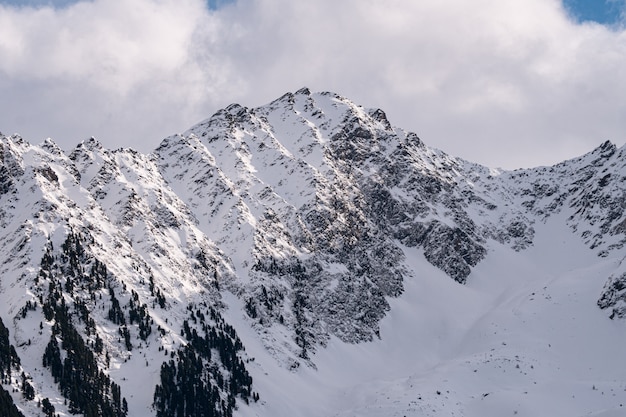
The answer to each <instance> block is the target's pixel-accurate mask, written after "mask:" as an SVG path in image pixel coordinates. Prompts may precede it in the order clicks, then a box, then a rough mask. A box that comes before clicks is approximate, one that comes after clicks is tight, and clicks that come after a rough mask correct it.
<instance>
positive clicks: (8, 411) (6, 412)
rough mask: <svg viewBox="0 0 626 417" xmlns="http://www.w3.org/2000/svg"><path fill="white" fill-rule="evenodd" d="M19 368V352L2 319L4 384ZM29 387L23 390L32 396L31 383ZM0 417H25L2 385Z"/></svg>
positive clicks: (0, 342)
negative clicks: (11, 340) (12, 342)
mask: <svg viewBox="0 0 626 417" xmlns="http://www.w3.org/2000/svg"><path fill="white" fill-rule="evenodd" d="M19 366H20V358H19V357H18V356H17V352H16V351H15V348H14V347H13V345H12V344H11V342H10V340H9V329H7V328H6V326H5V325H4V323H3V322H2V319H0V378H1V379H2V382H3V383H10V381H11V371H12V370H13V369H15V370H17V369H19ZM22 375H24V374H22ZM25 378H26V376H25V375H24V379H23V381H25ZM26 382H27V381H26ZM27 383H28V382H27ZM28 387H30V388H23V390H24V389H25V390H26V392H27V393H28V394H27V395H30V389H32V386H31V385H30V383H28ZM33 394H34V393H33ZM27 399H30V398H27ZM0 416H6V417H24V415H23V414H22V413H21V412H20V411H19V410H18V409H17V407H16V406H15V403H14V402H13V398H12V397H11V394H9V392H8V391H7V390H5V389H4V388H3V387H2V385H0Z"/></svg>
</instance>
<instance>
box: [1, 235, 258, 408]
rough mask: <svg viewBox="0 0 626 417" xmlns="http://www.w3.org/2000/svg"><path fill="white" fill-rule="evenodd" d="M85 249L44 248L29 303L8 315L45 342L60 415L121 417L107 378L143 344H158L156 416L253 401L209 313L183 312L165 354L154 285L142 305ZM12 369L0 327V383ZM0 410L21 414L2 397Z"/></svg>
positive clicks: (205, 309) (13, 356)
mask: <svg viewBox="0 0 626 417" xmlns="http://www.w3.org/2000/svg"><path fill="white" fill-rule="evenodd" d="M91 244H93V241H92V240H91V239H90V237H89V235H88V234H83V233H80V232H77V231H74V230H70V231H69V233H68V234H67V237H66V239H65V241H64V242H63V244H62V245H61V247H60V248H54V246H53V244H52V242H51V241H48V243H47V245H46V250H45V253H44V255H43V257H42V260H41V265H40V270H39V273H38V274H37V276H36V278H35V282H34V283H35V286H33V287H32V288H33V291H34V293H35V294H34V295H35V297H34V299H33V300H32V301H28V302H27V303H26V305H25V306H24V307H23V308H22V309H21V310H20V312H19V314H18V316H17V319H18V320H32V319H37V320H40V323H39V330H40V331H39V333H40V334H42V333H44V334H45V333H48V334H49V340H48V342H47V344H46V346H45V349H44V352H43V355H42V358H41V361H42V362H41V363H42V365H43V366H44V368H45V369H46V370H47V371H48V372H49V374H50V376H51V377H52V381H53V382H54V384H55V385H56V387H57V389H58V392H59V393H60V395H62V396H63V397H64V398H65V399H64V401H63V405H64V406H66V407H67V408H66V409H67V412H69V413H70V414H82V415H84V416H85V417H96V416H99V417H123V416H127V415H129V407H128V402H127V399H126V397H125V396H124V393H123V392H122V390H121V388H120V385H119V384H118V383H116V382H115V381H114V380H113V379H112V378H111V376H110V370H111V367H112V366H113V365H114V363H115V362H118V363H119V362H120V361H123V362H127V361H129V360H130V358H131V352H133V351H137V350H139V351H140V352H145V351H147V350H148V349H150V347H151V345H156V346H158V348H157V350H158V352H162V353H161V355H162V358H163V359H162V361H163V362H162V365H161V367H160V373H159V378H158V381H155V385H156V386H153V387H152V390H153V392H154V401H153V410H154V412H155V413H156V415H157V416H181V417H182V416H219V417H221V416H225V417H226V416H232V413H233V410H234V409H236V407H237V402H236V399H237V398H240V399H241V400H243V401H245V402H249V401H251V400H258V399H259V395H258V394H257V393H255V392H253V391H252V377H251V376H250V374H249V373H248V371H247V370H246V366H245V362H244V359H242V357H241V356H242V355H241V353H242V352H243V350H244V347H243V344H242V343H241V341H240V339H239V338H238V336H237V334H236V332H235V329H234V328H233V327H232V326H230V325H228V324H227V323H226V322H225V321H224V319H223V318H222V316H221V314H220V312H219V311H218V309H216V308H215V307H214V306H212V305H210V304H209V303H207V302H203V303H202V304H201V305H197V306H195V305H189V306H188V309H187V311H188V314H189V316H188V318H187V319H185V320H184V321H183V322H182V326H181V328H180V331H179V336H180V337H178V339H179V340H180V343H179V347H178V348H172V346H173V345H172V344H170V343H168V341H170V340H171V338H170V335H169V333H170V332H171V331H172V330H173V329H172V328H171V327H168V326H165V327H162V326H160V325H155V323H154V319H153V315H154V312H155V310H159V311H163V312H166V311H167V308H168V307H167V301H166V298H165V296H164V295H163V293H162V291H161V290H160V289H158V287H157V285H156V284H155V283H154V281H153V279H152V278H151V277H150V279H149V280H147V281H146V287H147V288H146V290H147V291H145V293H146V294H149V297H148V299H147V300H145V301H144V300H142V299H141V298H140V296H139V294H138V292H136V291H135V290H129V289H128V288H127V287H126V285H125V284H124V283H123V282H121V281H120V280H118V279H117V278H116V277H115V276H113V275H112V274H111V273H110V272H109V271H108V269H107V267H106V265H105V264H104V263H102V262H100V261H99V260H98V259H96V258H95V257H93V255H92V254H91V253H90V250H89V246H90V245H91ZM148 304H150V306H149V305H148ZM103 319H104V321H103ZM165 321H166V322H168V321H169V320H167V319H165ZM115 335H116V336H115ZM112 336H113V337H112ZM177 336H178V335H177ZM28 343H29V344H30V339H29V341H28ZM166 346H167V347H166ZM143 356H145V353H144V354H143ZM158 357H159V356H156V358H157V359H158ZM151 360H152V358H151ZM146 364H147V362H146ZM20 370H21V368H20V359H19V357H18V355H17V353H16V350H15V349H14V347H13V346H12V345H10V343H9V338H8V330H7V329H6V328H5V327H4V325H2V326H0V374H1V376H2V379H3V382H4V383H5V384H10V383H11V375H12V374H15V373H16V372H18V371H20ZM21 375H22V377H21V381H20V383H19V385H20V386H21V387H22V392H23V397H24V398H25V399H26V400H29V401H35V400H36V401H39V404H38V407H40V408H41V411H42V412H43V413H44V415H50V416H53V415H56V414H55V412H56V411H55V407H54V405H53V404H52V403H51V402H50V400H49V399H48V398H41V395H40V394H39V393H37V392H36V390H35V388H33V386H32V385H31V384H30V383H29V379H30V378H29V377H27V376H26V375H25V374H24V373H23V372H22V374H21ZM143 389H150V387H149V386H148V387H145V388H143ZM36 397H37V399H36ZM57 403H58V401H57ZM0 405H1V406H2V410H6V411H5V412H4V413H2V414H1V415H3V416H4V415H7V416H13V415H15V416H19V415H21V413H20V412H19V411H18V410H17V408H16V407H15V405H14V403H13V400H12V397H11V395H10V394H9V393H7V392H6V390H4V389H3V391H1V392H0ZM57 407H58V406H57ZM16 413H17V414H16Z"/></svg>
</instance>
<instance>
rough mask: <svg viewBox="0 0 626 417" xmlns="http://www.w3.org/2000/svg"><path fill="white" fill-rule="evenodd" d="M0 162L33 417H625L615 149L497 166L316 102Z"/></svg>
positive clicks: (301, 94) (5, 146)
mask: <svg viewBox="0 0 626 417" xmlns="http://www.w3.org/2000/svg"><path fill="white" fill-rule="evenodd" d="M0 143H1V145H2V146H1V148H0V223H1V224H2V226H3V227H2V231H1V232H0V254H1V256H2V262H1V267H0V271H1V276H2V280H1V281H0V297H2V300H4V301H5V303H3V304H2V305H3V307H2V308H0V318H1V319H2V322H3V323H4V324H5V325H6V328H7V330H8V333H9V335H8V346H9V347H7V349H4V350H3V352H4V351H5V350H6V352H8V353H6V354H4V355H5V356H3V357H0V363H12V364H13V365H11V367H10V368H8V370H7V371H6V372H8V373H7V374H6V376H5V377H4V380H3V382H4V385H3V386H4V390H5V391H6V393H7V395H10V396H11V397H12V400H13V402H14V403H15V404H16V405H17V407H18V408H19V409H20V410H22V412H23V413H24V414H25V415H46V414H51V413H52V411H51V410H52V408H54V410H55V412H58V413H72V414H76V413H78V414H84V415H111V416H124V415H158V416H161V415H162V416H166V415H233V414H236V415H259V416H263V415H272V416H278V415H285V416H286V415H294V414H296V415H311V416H313V415H316V416H317V415H339V416H349V415H371V416H376V415H381V416H382V415H385V416H388V415H409V414H416V415H452V414H454V415H469V416H478V415H480V416H484V415H506V414H516V415H534V416H536V415H546V416H547V415H553V414H554V412H556V411H555V410H559V412H561V410H569V411H570V412H569V413H568V415H598V416H600V415H606V416H608V415H611V414H610V413H613V412H614V411H611V410H619V409H620V404H623V403H624V401H626V398H625V394H624V389H626V386H623V383H622V382H621V381H623V380H625V379H624V377H626V375H624V372H622V371H621V370H620V368H619V367H616V366H614V365H612V361H611V360H609V358H614V357H615V358H617V357H618V355H619V346H623V343H624V342H625V340H624V336H622V334H623V331H622V330H623V326H624V323H623V322H622V321H620V320H615V319H616V318H622V317H624V316H626V313H625V311H626V307H624V306H625V305H626V304H625V302H626V301H625V300H626V295H625V294H626V284H625V281H624V275H625V274H626V270H624V266H623V264H622V260H623V255H622V249H623V246H624V243H625V242H626V236H625V232H626V228H625V227H624V224H626V218H625V217H624V215H623V210H624V207H625V206H626V188H625V187H624V181H625V178H626V153H625V152H626V151H625V150H624V149H623V148H622V149H617V148H616V147H615V146H614V145H613V144H611V143H609V142H606V143H604V144H602V145H601V146H600V147H598V148H597V149H595V150H593V151H592V152H590V153H589V154H587V155H583V156H581V157H579V158H575V159H572V160H569V161H565V162H563V163H560V164H558V165H555V166H553V167H539V168H535V169H526V170H516V171H501V170H495V169H489V168H486V167H482V166H480V165H477V164H473V163H471V162H468V161H464V160H462V159H459V158H455V157H452V156H450V155H448V154H446V153H444V152H442V151H440V150H436V149H432V148H429V147H428V146H426V145H425V144H424V143H423V142H422V141H421V140H420V139H419V138H418V137H417V136H416V135H415V134H413V133H410V132H406V131H404V130H402V129H400V128H395V127H393V126H392V125H391V123H390V122H389V121H388V120H387V117H386V115H385V113H384V112H383V111H382V110H379V109H364V108H362V107H360V106H358V105H356V104H354V103H352V102H351V101H350V100H348V99H346V98H344V97H341V96H338V95H336V94H333V93H316V94H312V93H311V92H310V91H309V90H307V89H301V90H299V91H297V92H296V93H287V94H285V95H284V96H282V97H280V98H279V99H277V100H275V101H274V102H272V103H270V104H268V105H266V106H262V107H259V108H255V109H249V108H245V107H242V106H239V105H231V106H229V107H227V108H226V109H223V110H220V111H219V112H217V113H216V114H215V115H213V116H212V117H211V118H209V119H207V120H206V121H203V122H201V123H199V124H198V125H196V126H194V127H192V128H191V129H190V130H188V131H187V132H185V133H183V134H181V135H175V136H172V137H169V138H167V139H165V140H164V141H163V142H162V143H161V145H160V146H159V147H158V148H157V149H156V150H155V152H154V153H153V154H151V155H142V154H139V153H137V152H135V151H133V150H131V149H119V150H116V151H111V150H108V149H105V148H104V147H103V146H102V145H101V144H100V143H98V142H97V141H96V140H95V139H90V140H88V141H85V142H83V143H81V144H79V145H78V146H77V147H76V148H75V149H73V150H72V151H71V152H68V153H65V152H63V151H62V150H61V149H59V148H58V147H57V146H56V145H55V144H54V142H52V141H51V140H47V141H46V142H44V143H43V144H41V145H39V146H34V145H31V144H29V143H27V142H26V141H24V140H23V139H21V138H20V137H18V136H11V137H7V136H1V137H0ZM611 319H614V320H611ZM1 343H2V341H0V344H1ZM11 346H12V349H13V351H14V352H15V355H16V357H17V358H19V362H16V360H15V359H14V356H12V353H11V352H12V351H11ZM0 353H1V352H0ZM2 360H4V361H5V362H2ZM42 365H43V368H42ZM3 369H4V368H3ZM9 375H10V376H9ZM29 387H30V388H29ZM78 387H83V388H81V390H79V389H78ZM84 387H90V388H89V390H88V391H85V390H84ZM79 391H80V392H83V393H84V392H87V394H83V395H79V394H78V392H79ZM600 393H601V394H600ZM0 394H1V393H0ZM3 398H4V397H3ZM39 403H41V404H42V406H39ZM7 407H8V408H7V410H9V409H10V410H13V408H10V407H12V406H11V405H7ZM10 412H14V411H10ZM615 412H617V411H615ZM593 413H595V414H593ZM602 413H604V414H602Z"/></svg>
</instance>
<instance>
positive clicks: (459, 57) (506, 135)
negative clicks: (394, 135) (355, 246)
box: [0, 0, 626, 168]
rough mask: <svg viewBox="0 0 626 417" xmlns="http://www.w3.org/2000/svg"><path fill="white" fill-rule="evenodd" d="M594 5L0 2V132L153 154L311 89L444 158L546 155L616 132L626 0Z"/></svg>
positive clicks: (570, 151)
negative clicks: (228, 111) (356, 107)
mask: <svg viewBox="0 0 626 417" xmlns="http://www.w3.org/2000/svg"><path fill="white" fill-rule="evenodd" d="M16 4H17V5H16ZM589 4H593V5H596V6H595V7H593V8H589V7H588V5H589ZM601 4H603V1H602V0H591V1H585V0H568V4H567V7H566V6H564V5H563V4H562V3H561V0H473V1H471V2H470V1H467V0H419V1H415V0H384V1H382V0H341V1H338V0H315V1H309V0H237V1H234V0H230V1H229V0H211V1H210V2H207V1H203V0H124V1H120V0H93V1H78V2H76V1H69V0H59V1H46V0H28V1H4V2H2V1H0V95H1V100H0V131H1V132H2V133H4V134H12V133H20V134H21V135H22V136H23V137H24V138H25V139H27V140H28V141H30V142H32V143H40V142H41V141H42V140H43V139H45V138H46V137H52V139H54V140H55V141H56V142H57V143H58V144H59V145H60V146H61V147H63V148H64V149H71V148H73V147H74V146H75V145H76V144H77V143H79V142H80V141H81V140H83V139H86V138H89V137H90V136H95V137H96V138H98V139H99V140H100V141H101V142H103V143H104V144H105V145H106V146H107V147H110V148H117V147H122V146H124V147H126V146H130V147H134V148H136V149H138V150H140V151H142V152H149V151H152V150H153V149H154V148H156V147H157V146H158V144H159V142H160V141H161V139H163V138H164V137H166V136H168V135H171V134H173V133H178V132H182V131H184V130H186V129H187V128H189V127H191V126H192V125H193V124H194V123H197V122H199V121H200V120H202V119H205V118H207V117H209V116H210V115H211V114H213V113H214V112H215V111H217V110H218V109H220V108H222V107H224V106H226V105H228V104H230V103H233V102H237V103H240V104H242V105H244V106H247V107H255V106H259V105H262V104H265V103H268V102H270V101H271V100H273V99H275V98H277V97H279V96H281V95H282V94H283V93H285V92H287V91H295V90H297V89H299V88H301V87H303V86H307V87H309V88H310V89H311V90H313V91H334V92H337V93H339V94H341V95H343V96H346V97H348V98H350V99H352V100H353V101H355V102H357V103H358V104H362V105H364V106H366V107H379V108H382V109H383V110H384V111H385V112H386V113H387V116H388V118H389V119H390V121H391V123H392V124H393V125H396V126H399V127H403V128H405V129H408V130H411V131H414V132H416V133H417V134H418V135H419V136H420V137H421V138H422V140H424V142H426V143H427V144H428V145H430V146H434V147H437V148H440V149H443V150H444V151H446V152H448V153H450V154H452V155H455V156H461V157H463V158H466V159H469V160H472V161H476V162H480V163H483V164H485V165H488V166H491V167H504V168H518V167H529V166H536V165H546V164H552V163H556V162H559V161H561V160H563V159H566V158H570V157H574V156H576V155H579V154H582V153H585V152H587V151H590V150H592V149H593V148H595V147H596V146H598V145H599V144H600V143H601V142H603V141H605V140H611V141H613V142H614V143H616V144H617V145H619V146H621V145H623V144H624V142H625V141H626V31H625V30H624V28H623V25H622V22H623V16H622V14H621V10H622V9H623V7H624V1H623V0H619V1H618V0H607V3H606V4H607V6H610V7H605V8H602V9H599V8H598V6H597V5H601ZM585 5H587V6H585ZM585 7H587V10H585ZM596 12H597V13H603V14H598V17H591V18H589V16H593V13H596ZM586 16H587V17H586ZM593 20H596V21H601V22H603V23H604V24H600V23H597V22H594V21H593Z"/></svg>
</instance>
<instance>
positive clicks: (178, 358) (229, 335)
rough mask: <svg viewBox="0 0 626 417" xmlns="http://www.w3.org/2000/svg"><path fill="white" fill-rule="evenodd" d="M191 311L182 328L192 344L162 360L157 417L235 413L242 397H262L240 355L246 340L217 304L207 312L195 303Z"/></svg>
mask: <svg viewBox="0 0 626 417" xmlns="http://www.w3.org/2000/svg"><path fill="white" fill-rule="evenodd" d="M189 313H190V319H189V320H185V321H184V322H183V328H182V329H181V334H182V335H183V336H185V338H186V339H187V341H188V343H187V345H185V346H184V347H182V348H181V349H179V350H178V351H177V352H176V354H175V355H174V357H173V359H171V360H170V361H168V362H165V363H163V365H162V366H161V381H160V384H159V385H157V387H156V389H155V393H154V404H153V405H154V408H155V409H156V410H157V417H166V416H167V417H183V416H185V417H187V416H189V417H191V416H203V417H204V416H206V417H231V416H232V413H233V409H234V408H235V407H236V398H237V397H239V398H241V399H243V400H244V401H245V402H249V401H250V399H251V398H252V399H253V400H258V398H259V397H258V394H257V393H253V392H252V377H251V376H250V374H249V373H248V371H247V370H246V367H245V363H244V361H243V360H242V359H241V358H240V355H239V353H240V352H241V351H242V350H243V344H242V343H241V340H240V339H239V337H238V336H237V334H236V332H235V329H234V328H233V327H232V326H230V325H228V324H227V323H225V322H224V319H223V318H222V316H221V315H220V314H219V312H218V311H217V310H215V309H214V308H212V307H209V308H208V311H207V312H206V315H205V314H204V313H203V312H202V311H201V310H199V309H198V310H194V308H193V306H191V305H190V306H189ZM207 318H208V319H209V320H207ZM190 321H191V322H192V324H190ZM197 328H199V329H200V332H199V331H198V330H197Z"/></svg>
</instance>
